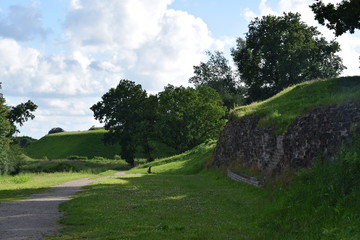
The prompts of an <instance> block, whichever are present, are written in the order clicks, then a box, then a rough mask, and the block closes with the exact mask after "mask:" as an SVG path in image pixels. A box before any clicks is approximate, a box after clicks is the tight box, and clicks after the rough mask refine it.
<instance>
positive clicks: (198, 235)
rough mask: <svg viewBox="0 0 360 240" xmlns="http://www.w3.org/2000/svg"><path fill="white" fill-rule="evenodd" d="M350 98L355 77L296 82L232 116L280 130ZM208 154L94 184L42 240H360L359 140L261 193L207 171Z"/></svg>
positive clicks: (355, 93) (356, 89) (207, 149)
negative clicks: (258, 117)
mask: <svg viewBox="0 0 360 240" xmlns="http://www.w3.org/2000/svg"><path fill="white" fill-rule="evenodd" d="M349 100H355V101H358V100H360V78H359V77H350V78H340V79H330V80H328V81H313V82H307V83H303V84H299V85H297V86H294V87H291V88H289V89H286V90H284V91H283V92H281V93H279V94H278V95H276V96H274V97H273V98H271V99H269V100H266V101H264V102H261V103H256V104H252V105H250V106H246V107H241V108H237V109H235V110H234V111H233V113H232V114H233V117H241V116H244V115H247V114H252V113H255V114H263V115H264V118H263V120H262V121H261V124H277V125H278V127H279V131H285V130H286V128H287V126H288V125H289V124H290V123H291V121H293V119H294V118H295V117H296V116H297V115H298V114H300V113H301V112H303V111H306V110H308V109H311V108H312V107H314V106H316V105H329V104H339V103H342V102H345V101H349ZM214 146H215V142H209V143H207V144H202V145H200V146H198V147H196V148H194V149H193V150H190V151H187V152H185V153H183V154H180V155H177V156H172V157H167V158H163V159H159V160H156V161H154V162H152V163H148V164H144V165H140V166H138V167H136V168H133V169H131V170H129V171H128V174H127V175H123V176H117V177H111V178H108V179H105V180H102V181H98V182H94V183H93V184H91V185H90V186H87V187H86V191H84V192H81V193H79V194H77V198H75V199H74V200H72V201H69V202H67V203H65V204H63V205H62V206H61V209H62V211H64V212H65V216H64V218H62V220H61V223H62V224H63V226H64V228H63V231H62V232H61V234H59V235H57V236H54V237H50V238H49V239H271V240H272V239H289V240H292V239H304V240H305V239H306V240H308V239H329V240H330V239H360V201H358V199H359V197H360V187H359V186H360V158H359V156H360V138H359V139H358V140H357V141H355V142H354V144H353V145H349V146H344V147H343V148H342V150H341V152H340V153H339V154H338V156H336V158H335V160H334V161H332V162H329V161H328V160H326V159H319V160H318V161H317V163H316V165H315V166H314V167H313V168H312V169H307V170H301V171H299V172H298V173H296V174H293V175H292V178H290V179H287V181H286V182H281V181H280V182H272V181H267V184H266V186H265V187H263V188H257V187H253V186H249V185H246V184H243V183H238V182H234V181H232V180H229V179H228V178H227V177H226V176H225V175H224V174H223V173H222V172H223V170H224V169H206V167H204V166H206V165H209V162H211V154H212V151H213V149H214ZM150 166H151V167H152V171H153V172H155V174H146V171H147V169H148V167H150Z"/></svg>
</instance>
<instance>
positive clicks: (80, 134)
mask: <svg viewBox="0 0 360 240" xmlns="http://www.w3.org/2000/svg"><path fill="white" fill-rule="evenodd" d="M106 132H107V131H106V130H103V129H100V130H91V131H77V132H62V133H55V134H50V135H46V136H44V137H42V138H41V139H39V140H38V141H36V142H34V143H32V144H30V145H29V146H28V147H27V148H26V149H25V153H26V155H28V156H29V157H31V158H34V159H43V158H48V159H63V158H67V157H69V156H72V155H78V156H85V157H87V158H94V157H96V156H100V157H104V158H114V156H115V155H119V154H120V151H121V149H120V146H119V145H117V144H115V145H110V144H104V143H103V140H102V139H103V137H104V134H105V133H106ZM154 146H155V156H156V157H165V156H170V155H172V154H174V152H175V150H174V149H172V148H170V147H168V146H167V145H166V144H162V143H159V142H154ZM140 152H141V151H140V150H139V153H137V157H138V158H141V157H143V156H142V154H141V153H140Z"/></svg>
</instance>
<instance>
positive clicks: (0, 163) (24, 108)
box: [0, 82, 37, 174]
mask: <svg viewBox="0 0 360 240" xmlns="http://www.w3.org/2000/svg"><path fill="white" fill-rule="evenodd" d="M0 89H1V82H0ZM36 108H37V106H36V105H35V104H34V103H33V102H31V101H30V100H29V101H28V102H26V103H21V104H19V105H17V106H15V107H11V106H7V105H6V104H5V99H4V98H3V95H2V94H0V174H9V173H11V174H14V173H17V171H18V170H19V155H20V153H19V152H18V151H17V150H16V149H15V146H14V145H15V144H14V143H15V141H14V138H13V134H14V133H15V132H19V131H18V129H17V128H16V126H15V124H20V126H22V125H23V124H24V122H26V121H27V120H28V119H29V118H31V119H33V118H34V117H35V116H34V115H33V114H32V112H33V111H35V110H36Z"/></svg>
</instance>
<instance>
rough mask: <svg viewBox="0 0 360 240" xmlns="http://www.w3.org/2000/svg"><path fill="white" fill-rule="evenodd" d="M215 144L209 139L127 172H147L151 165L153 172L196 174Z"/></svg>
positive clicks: (209, 156)
mask: <svg viewBox="0 0 360 240" xmlns="http://www.w3.org/2000/svg"><path fill="white" fill-rule="evenodd" d="M215 145H216V142H215V141H209V142H207V143H203V144H201V145H199V146H197V147H195V148H194V149H191V150H189V151H186V152H184V153H182V154H179V155H175V156H172V157H167V158H162V159H159V160H156V161H154V162H151V163H146V164H143V165H140V166H138V167H135V168H133V169H130V171H129V173H147V170H148V168H149V167H150V166H151V171H152V172H154V173H155V174H196V173H199V172H200V171H202V170H203V169H204V164H205V161H207V160H209V159H210V158H211V156H212V153H213V151H214V148H215Z"/></svg>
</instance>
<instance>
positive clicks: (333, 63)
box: [232, 13, 345, 103]
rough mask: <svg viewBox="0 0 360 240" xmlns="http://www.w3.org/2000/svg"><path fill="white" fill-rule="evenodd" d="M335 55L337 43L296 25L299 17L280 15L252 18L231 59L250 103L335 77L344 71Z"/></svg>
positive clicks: (302, 24) (301, 24)
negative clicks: (307, 83) (314, 80)
mask: <svg viewBox="0 0 360 240" xmlns="http://www.w3.org/2000/svg"><path fill="white" fill-rule="evenodd" d="M338 51H340V46H339V44H338V43H337V42H335V41H331V42H327V41H326V40H325V38H324V37H321V36H320V32H319V31H317V29H316V28H315V27H309V26H307V25H306V24H305V23H304V22H302V21H300V14H298V13H297V14H293V13H287V14H286V13H284V16H279V17H277V16H271V15H269V16H264V17H262V18H261V19H259V18H255V20H254V21H252V22H251V23H250V24H249V31H248V33H247V34H246V38H245V41H244V40H243V39H241V38H239V39H238V40H237V46H236V48H235V49H232V56H233V59H234V62H235V64H236V66H237V69H238V71H239V73H240V79H241V81H242V82H243V83H244V84H245V87H246V88H247V90H246V98H247V102H248V103H250V102H252V101H258V100H263V99H266V98H268V97H270V96H272V95H274V94H276V93H277V92H279V91H281V90H282V89H284V88H286V87H288V86H290V85H293V84H297V83H300V82H304V81H308V80H311V79H316V78H328V77H335V76H337V75H338V74H339V73H340V72H341V71H342V70H343V69H344V68H345V67H344V66H343V64H342V60H341V58H340V57H339V56H337V55H336V53H337V52H338Z"/></svg>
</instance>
